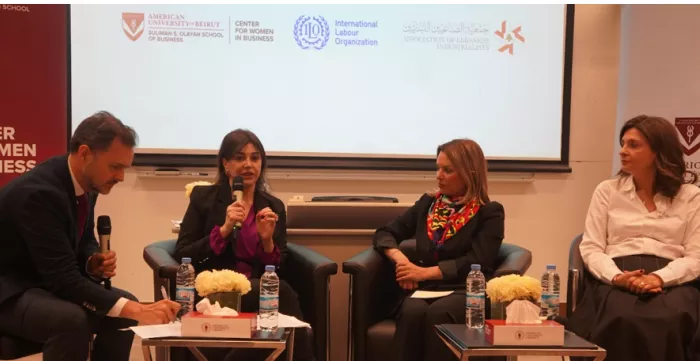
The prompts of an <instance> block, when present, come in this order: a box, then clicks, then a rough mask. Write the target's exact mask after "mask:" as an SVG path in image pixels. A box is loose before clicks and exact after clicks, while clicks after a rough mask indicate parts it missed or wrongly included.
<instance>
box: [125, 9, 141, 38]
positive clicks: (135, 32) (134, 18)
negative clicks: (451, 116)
mask: <svg viewBox="0 0 700 361" xmlns="http://www.w3.org/2000/svg"><path fill="white" fill-rule="evenodd" d="M143 19H144V16H143V13H122V29H124V34H126V36H127V37H128V38H129V39H131V41H136V40H138V39H139V38H140V37H141V35H143V30H144V25H143Z"/></svg>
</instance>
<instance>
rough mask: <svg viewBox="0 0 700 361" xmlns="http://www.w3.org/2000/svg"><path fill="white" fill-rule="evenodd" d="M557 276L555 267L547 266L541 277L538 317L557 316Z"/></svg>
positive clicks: (558, 284) (558, 283)
mask: <svg viewBox="0 0 700 361" xmlns="http://www.w3.org/2000/svg"><path fill="white" fill-rule="evenodd" d="M559 286H560V282H559V274H558V273H557V266H556V265H553V264H548V265H547V271H546V272H545V273H544V274H543V275H542V308H541V311H540V316H542V317H550V316H559Z"/></svg>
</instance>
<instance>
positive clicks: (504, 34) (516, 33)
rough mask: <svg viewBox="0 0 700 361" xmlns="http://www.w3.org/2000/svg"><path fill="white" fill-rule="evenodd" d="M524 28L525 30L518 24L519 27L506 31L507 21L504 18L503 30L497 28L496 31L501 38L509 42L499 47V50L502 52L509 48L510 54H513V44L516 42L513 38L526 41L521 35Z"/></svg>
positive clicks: (522, 41)
mask: <svg viewBox="0 0 700 361" xmlns="http://www.w3.org/2000/svg"><path fill="white" fill-rule="evenodd" d="M522 30H523V29H522V26H520V25H518V27H516V28H515V29H513V30H512V31H511V32H509V33H507V32H506V21H505V20H503V22H502V23H501V30H496V32H495V33H496V35H497V36H498V37H499V38H501V39H503V40H505V41H507V42H508V44H505V45H503V46H501V47H500V48H498V51H500V52H501V53H502V52H504V51H506V50H508V53H509V54H510V55H513V44H514V42H513V38H516V39H518V40H520V42H521V43H524V42H525V37H523V36H522V35H520V32H521V31H522Z"/></svg>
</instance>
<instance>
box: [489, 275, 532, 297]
mask: <svg viewBox="0 0 700 361" xmlns="http://www.w3.org/2000/svg"><path fill="white" fill-rule="evenodd" d="M486 294H487V295H488V296H489V298H490V299H491V300H492V301H495V302H501V303H507V302H511V301H515V300H530V301H535V302H537V301H538V300H539V299H540V296H541V295H542V285H541V284H540V281H538V280H536V279H534V278H532V277H530V276H520V275H507V276H501V277H497V278H494V279H492V280H490V281H489V282H488V283H487V284H486Z"/></svg>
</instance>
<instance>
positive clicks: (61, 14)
mask: <svg viewBox="0 0 700 361" xmlns="http://www.w3.org/2000/svg"><path fill="white" fill-rule="evenodd" d="M67 11H68V10H67V6H66V5H8V4H0V187H2V186H3V185H5V184H7V182H9V181H10V180H12V179H13V178H15V177H17V176H19V175H21V174H22V173H24V172H27V171H28V170H30V169H31V168H33V167H34V166H35V165H36V164H38V163H41V162H42V161H44V160H46V159H47V158H50V157H52V156H54V155H57V154H62V153H65V152H66V148H67V145H66V140H67V139H66V138H67V132H68V130H67V127H68V125H67V124H68V108H67V107H68V100H67V99H68V98H67V97H68V94H67V91H68V86H67V84H68V78H67V77H68V70H67V64H68V54H67V41H68V40H67V33H68V28H67V26H68V24H67V21H68V19H67Z"/></svg>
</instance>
